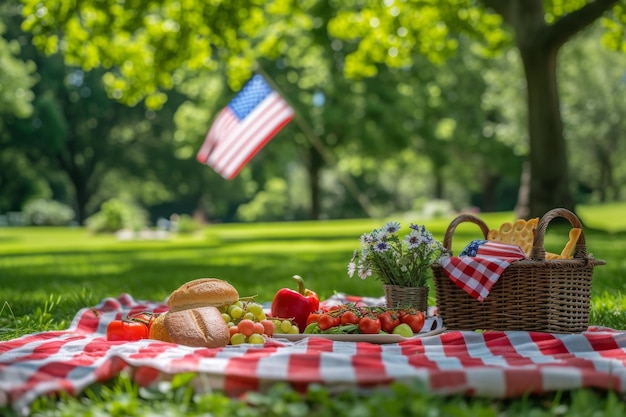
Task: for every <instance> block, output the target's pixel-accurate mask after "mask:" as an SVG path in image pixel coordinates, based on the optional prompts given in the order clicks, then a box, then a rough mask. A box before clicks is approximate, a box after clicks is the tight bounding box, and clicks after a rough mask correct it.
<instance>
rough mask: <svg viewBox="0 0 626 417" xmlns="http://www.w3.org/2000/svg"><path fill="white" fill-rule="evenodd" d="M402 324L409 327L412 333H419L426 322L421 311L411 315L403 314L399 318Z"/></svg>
mask: <svg viewBox="0 0 626 417" xmlns="http://www.w3.org/2000/svg"><path fill="white" fill-rule="evenodd" d="M400 321H402V323H406V324H408V325H409V327H410V328H411V330H413V333H419V332H420V331H421V330H422V327H424V321H426V317H424V313H422V312H421V311H416V312H415V313H413V314H405V315H403V316H402V317H401V318H400Z"/></svg>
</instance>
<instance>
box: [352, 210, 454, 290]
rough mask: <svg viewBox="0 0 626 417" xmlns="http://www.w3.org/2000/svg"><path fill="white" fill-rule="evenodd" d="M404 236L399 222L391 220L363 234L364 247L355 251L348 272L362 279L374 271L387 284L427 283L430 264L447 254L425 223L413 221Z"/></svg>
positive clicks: (415, 284)
mask: <svg viewBox="0 0 626 417" xmlns="http://www.w3.org/2000/svg"><path fill="white" fill-rule="evenodd" d="M409 229H410V232H409V234H407V235H406V236H404V237H403V238H402V239H401V238H400V236H399V235H398V233H399V231H400V223H398V222H388V223H387V224H385V225H384V226H383V227H382V228H381V229H374V230H373V231H372V232H371V233H365V234H363V235H361V238H360V241H361V251H360V252H359V251H358V250H355V251H354V255H353V256H352V259H351V260H350V263H349V264H348V275H349V276H350V277H352V276H353V275H354V274H355V273H357V274H358V276H359V277H360V278H361V279H366V278H367V277H368V276H370V275H372V274H375V275H376V276H377V277H378V278H379V279H380V280H381V281H382V282H383V284H385V285H399V286H403V287H424V286H426V281H427V279H428V277H429V274H430V266H431V265H432V263H433V262H435V261H436V260H437V259H439V257H441V256H442V255H444V254H447V251H446V250H445V248H444V247H443V245H442V244H441V243H440V242H439V241H437V240H435V239H434V238H433V235H432V234H431V233H430V232H429V231H428V230H426V227H425V226H419V225H415V224H411V225H410V226H409Z"/></svg>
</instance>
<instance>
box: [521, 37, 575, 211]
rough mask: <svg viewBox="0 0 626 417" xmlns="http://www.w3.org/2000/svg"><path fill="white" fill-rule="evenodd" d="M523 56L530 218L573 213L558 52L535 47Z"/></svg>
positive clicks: (527, 49) (522, 49)
mask: <svg viewBox="0 0 626 417" xmlns="http://www.w3.org/2000/svg"><path fill="white" fill-rule="evenodd" d="M520 52H521V56H522V62H523V64H524V71H525V72H526V80H527V83H528V84H527V94H528V132H529V140H530V154H529V163H530V187H529V189H528V191H529V195H528V200H527V202H528V210H527V212H528V216H529V217H537V216H542V215H543V214H545V213H546V212H547V211H549V210H551V209H553V208H556V207H564V208H567V209H570V210H573V209H574V199H573V198H572V193H571V190H570V183H569V173H568V164H567V150H566V146H565V138H564V136H563V125H562V122H561V109H560V104H559V94H558V88H557V79H556V61H557V54H558V49H557V48H553V47H549V46H547V45H543V44H539V45H537V44H534V43H533V45H532V46H531V47H530V48H520Z"/></svg>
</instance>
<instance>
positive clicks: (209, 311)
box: [165, 307, 230, 348]
mask: <svg viewBox="0 0 626 417" xmlns="http://www.w3.org/2000/svg"><path fill="white" fill-rule="evenodd" d="M165 329H166V330H167V334H168V336H169V338H170V340H171V341H172V342H174V343H178V344H181V345H186V346H193V347H207V348H218V347H223V346H226V345H227V344H228V342H229V341H230V334H229V331H228V326H227V325H226V322H224V318H223V317H222V314H221V313H220V312H219V310H218V309H217V308H216V307H201V308H194V309H190V310H183V311H176V312H169V313H167V314H166V315H165Z"/></svg>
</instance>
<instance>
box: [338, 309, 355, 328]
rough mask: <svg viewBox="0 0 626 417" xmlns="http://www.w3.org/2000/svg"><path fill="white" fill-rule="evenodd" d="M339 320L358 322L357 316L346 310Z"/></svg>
mask: <svg viewBox="0 0 626 417" xmlns="http://www.w3.org/2000/svg"><path fill="white" fill-rule="evenodd" d="M340 322H341V324H342V325H344V324H358V323H359V317H358V316H357V315H356V314H354V312H353V311H349V310H348V311H346V312H344V313H343V314H342V315H341V318H340Z"/></svg>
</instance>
